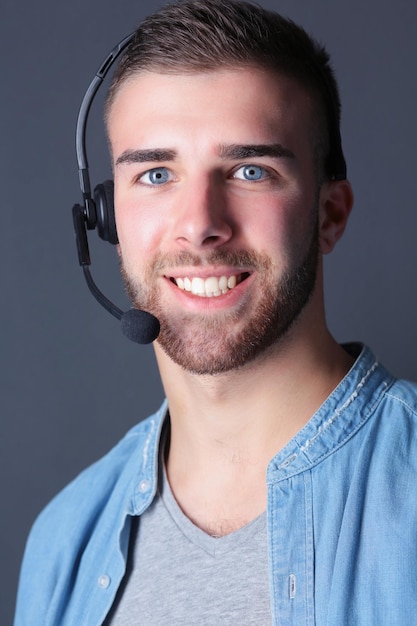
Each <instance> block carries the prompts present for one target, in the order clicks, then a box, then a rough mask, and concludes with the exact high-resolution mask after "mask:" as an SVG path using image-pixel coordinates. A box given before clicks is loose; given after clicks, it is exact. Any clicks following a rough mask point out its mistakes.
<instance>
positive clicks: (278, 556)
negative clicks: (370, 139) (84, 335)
mask: <svg viewBox="0 0 417 626" xmlns="http://www.w3.org/2000/svg"><path fill="white" fill-rule="evenodd" d="M106 121H107V129H108V135H109V142H110V147H111V157H112V162H113V169H114V182H115V215H116V223H117V231H118V238H119V253H120V259H121V266H122V273H123V277H124V280H125V283H126V286H127V290H128V292H129V294H130V296H131V299H132V302H133V303H134V305H135V306H136V307H138V308H143V309H146V310H148V311H150V312H151V313H153V314H154V315H155V316H156V317H158V319H159V320H160V322H161V333H160V335H159V337H158V340H157V341H156V343H155V353H156V357H157V361H158V365H159V369H160V372H161V377H162V381H163V384H164V389H165V392H166V397H167V402H166V403H164V405H163V406H162V407H161V409H160V410H159V411H158V412H157V413H156V414H155V415H153V416H151V417H150V418H148V419H147V420H145V421H144V422H142V423H140V424H139V425H138V426H136V427H135V428H134V429H132V430H131V431H130V432H129V433H128V434H127V435H126V437H125V438H124V439H123V440H122V441H121V442H120V443H119V444H118V445H117V446H116V447H115V448H114V449H113V450H112V451H111V452H110V453H109V454H108V455H107V456H106V457H105V458H103V459H102V460H101V461H99V462H98V463H97V464H95V465H94V466H92V467H91V468H89V469H88V470H86V472H84V473H83V474H82V475H81V476H80V477H78V478H77V479H76V480H75V481H74V482H73V483H72V484H71V485H70V486H69V487H67V489H66V490H64V491H63V492H62V493H61V494H60V495H59V496H58V497H57V498H56V499H55V500H54V501H53V502H52V503H51V504H50V505H49V506H48V507H47V508H46V510H45V511H44V512H43V513H42V514H41V516H40V517H39V519H38V520H37V522H36V524H35V526H34V529H33V530H32V533H31V537H30V539H29V542H28V547H27V550H26V555H25V560H24V564H23V568H22V575H21V583H20V590H19V596H18V606H17V611H16V625H17V626H21V625H23V624H31V626H33V625H38V624H39V625H41V624H42V626H45V625H47V626H51V625H58V624H59V625H67V624H71V625H75V624H76V625H79V624H83V625H84V624H85V625H96V624H103V623H105V624H107V625H109V624H111V625H112V626H113V625H119V624H148V625H150V624H152V625H153V626H154V625H161V624H164V625H165V624H166V625H168V624H169V625H170V626H171V625H180V624H181V625H184V624H228V625H231V624H242V625H246V624H261V625H266V624H274V625H275V624H276V625H278V624H291V625H297V626H299V625H304V624H305V625H313V624H316V625H319V626H321V625H332V626H341V625H349V626H352V625H354V626H356V625H363V626H365V625H366V626H369V625H371V624H375V625H381V624H386V625H393V624H398V625H399V624H401V625H402V624H412V623H414V622H415V615H416V614H417V593H416V543H415V541H416V530H417V524H416V521H417V507H416V504H415V502H416V498H415V495H416V487H415V486H416V467H415V466H416V463H415V460H414V459H415V458H416V457H415V453H416V406H417V402H416V399H417V396H416V387H415V386H413V385H411V384H409V383H405V382H403V381H396V380H395V379H394V378H393V377H392V376H391V375H390V374H389V373H388V372H387V371H386V370H385V369H384V368H383V367H382V366H381V365H379V364H378V363H377V362H376V360H375V358H374V356H373V355H372V353H371V351H370V350H369V349H368V348H366V347H362V346H360V345H357V344H352V345H348V346H340V345H339V344H338V343H337V342H336V341H335V339H334V338H333V337H332V336H331V334H330V333H329V331H328V329H327V326H326V321H325V314H324V305H323V273H322V256H323V254H327V253H329V252H331V251H332V249H333V247H334V245H335V244H336V243H337V241H338V239H339V238H340V237H341V235H342V233H343V231H344V228H345V226H346V222H347V219H348V216H349V213H350V210H351V206H352V201H353V197H352V191H351V188H350V185H349V182H348V181H347V180H346V175H345V165H344V158H343V153H342V148H341V143H340V135H339V97H338V93H337V87H336V83H335V80H334V77H333V74H332V72H331V70H330V67H329V61H328V56H327V54H326V52H325V51H324V49H323V48H322V47H320V46H319V45H318V44H317V43H315V42H314V41H313V40H311V39H310V38H309V37H308V36H307V35H306V34H305V32H304V31H303V30H302V29H300V28H299V27H298V26H296V25H294V24H293V23H291V22H289V21H287V20H285V19H283V18H282V17H280V16H278V15H277V14H273V13H270V12H268V11H265V10H263V9H261V8H258V7H255V6H253V5H250V4H247V3H245V2H235V1H234V0H228V1H226V2H225V1H224V0H222V1H220V0H208V1H202V0H186V1H185V2H182V3H179V4H174V5H169V6H167V7H165V8H163V9H161V10H160V11H159V12H158V13H156V14H155V15H154V16H151V17H150V18H148V19H147V20H145V22H144V23H143V24H142V26H141V27H140V28H139V29H138V31H137V34H136V37H135V38H134V40H133V42H132V43H131V45H130V46H129V48H128V49H127V51H126V53H125V54H124V56H123V58H122V60H121V62H120V64H119V67H118V69H117V70H116V74H115V76H114V79H113V83H112V86H111V88H110V92H109V96H108V100H107V108H106Z"/></svg>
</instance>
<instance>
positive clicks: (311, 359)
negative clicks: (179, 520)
mask: <svg viewBox="0 0 417 626" xmlns="http://www.w3.org/2000/svg"><path fill="white" fill-rule="evenodd" d="M307 328H310V327H309V326H307ZM156 354H157V358H158V363H159V367H160V371H161V376H162V380H163V384H164V388H165V392H166V395H167V399H168V404H169V411H170V418H171V441H170V448H169V454H168V457H167V473H168V478H169V481H170V484H171V488H172V490H173V492H174V495H175V497H176V498H177V500H178V502H179V504H180V506H181V507H182V508H183V510H184V512H185V513H186V514H187V515H188V516H189V517H190V518H191V519H192V520H193V521H194V522H195V523H196V524H197V525H199V526H200V527H202V528H203V529H209V530H210V532H211V531H212V530H213V532H216V533H217V534H223V533H224V530H222V528H223V526H224V524H225V523H226V526H227V527H228V528H231V529H234V528H237V527H240V526H241V525H243V524H244V523H246V522H247V521H249V520H250V519H253V518H254V517H256V516H257V515H258V514H260V513H261V512H262V511H263V510H264V508H265V505H266V488H265V472H266V468H267V465H268V463H269V461H270V460H271V459H272V458H273V457H274V456H275V455H276V454H277V453H278V452H279V451H280V450H281V449H282V448H283V447H284V446H285V445H286V443H288V441H289V440H290V439H291V438H292V437H293V436H294V435H295V434H296V433H297V432H298V431H299V430H300V429H301V428H302V427H303V426H304V425H305V424H306V423H307V421H308V420H309V419H310V418H311V417H312V415H313V414H314V413H315V412H316V411H317V410H318V408H319V407H320V406H321V404H322V403H323V402H324V400H325V399H326V398H327V396H328V395H329V394H330V393H331V392H332V391H333V389H334V388H335V387H336V386H337V384H338V383H339V382H340V380H341V379H342V378H343V376H344V375H345V374H346V372H347V371H348V369H349V368H350V366H351V364H352V359H351V357H350V356H349V355H348V354H347V353H346V352H345V351H344V350H343V349H342V348H341V347H340V346H339V345H338V344H337V343H336V342H335V341H334V339H333V338H332V337H331V335H330V333H329V332H328V331H327V328H326V327H325V325H324V324H323V327H322V328H321V329H319V328H318V327H317V326H316V327H315V332H314V333H311V331H310V330H309V331H308V332H306V333H304V332H303V331H302V329H301V330H300V329H298V332H296V333H294V335H293V336H292V337H288V341H286V342H285V343H282V344H280V345H278V346H274V347H273V348H271V349H270V350H269V351H268V353H267V354H265V355H264V356H263V357H262V358H258V359H257V360H255V361H253V362H252V363H248V364H246V365H245V366H244V367H242V368H241V369H239V370H235V371H232V372H229V373H226V374H221V375H216V376H198V375H194V374H191V373H189V372H186V371H184V370H183V369H181V368H179V367H178V366H177V365H176V364H174V363H173V362H172V361H171V360H170V359H169V358H168V357H167V356H166V355H165V353H163V352H162V350H161V349H160V348H159V346H157V347H156ZM202 485H203V487H202ZM242 485H244V487H242ZM197 493H198V494H199V495H198V496H196V494H197ZM236 494H238V495H236ZM249 501H250V502H251V505H250V506H248V502H249ZM225 502H226V503H229V504H230V507H228V505H227V504H226V505H225ZM225 508H226V510H225ZM225 520H227V521H226V522H225ZM228 532H230V531H228Z"/></svg>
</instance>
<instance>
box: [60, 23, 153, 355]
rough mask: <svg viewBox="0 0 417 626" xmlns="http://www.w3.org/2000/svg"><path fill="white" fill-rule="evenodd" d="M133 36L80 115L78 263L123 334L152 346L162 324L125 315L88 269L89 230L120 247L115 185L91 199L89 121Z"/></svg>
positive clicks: (101, 73)
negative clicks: (100, 92) (94, 104)
mask: <svg viewBox="0 0 417 626" xmlns="http://www.w3.org/2000/svg"><path fill="white" fill-rule="evenodd" d="M132 38H133V34H131V35H128V36H127V37H125V38H124V39H123V40H122V41H121V42H120V43H118V44H117V46H115V47H114V48H113V50H112V51H111V52H110V54H108V55H107V57H106V59H105V60H104V61H103V63H102V64H101V65H100V67H99V69H98V70H97V72H96V74H95V76H94V78H93V80H92V81H91V83H90V85H89V87H88V89H87V91H86V93H85V95H84V98H83V101H82V103H81V107H80V110H79V113H78V118H77V128H76V135H75V138H76V151H77V163H78V174H79V178H80V187H81V193H82V196H83V204H75V205H74V206H73V208H72V216H73V222H74V230H75V237H76V242H77V251H78V261H79V263H80V265H81V267H82V268H83V272H84V278H85V280H86V282H87V285H88V288H89V289H90V291H91V293H92V294H93V296H94V297H95V298H96V300H97V301H98V302H99V303H100V304H101V305H102V306H103V307H104V308H105V309H106V311H108V312H109V313H111V314H112V315H113V316H114V317H116V318H117V319H118V320H120V321H121V325H122V331H123V333H124V334H125V335H126V336H127V337H128V338H129V339H131V340H132V341H135V342H137V343H151V342H152V341H154V340H155V339H156V338H157V337H158V334H159V321H158V320H157V319H156V317H154V316H153V315H151V314H150V313H147V312H146V311H140V310H138V309H130V310H129V311H126V312H124V311H122V310H121V309H119V307H117V306H116V305H115V304H113V302H111V301H110V300H109V299H108V298H106V296H105V295H104V294H103V293H102V292H101V291H100V289H99V288H98V287H97V285H96V283H95V282H94V280H93V278H92V276H91V273H90V269H89V266H90V265H91V260H90V251H89V247H88V237H87V230H94V229H96V228H97V232H98V235H99V237H100V238H101V239H103V240H104V241H108V242H109V243H112V244H117V243H118V238H117V231H116V221H115V217H114V185H113V181H112V180H106V181H104V182H103V183H100V184H98V185H97V186H96V187H95V188H94V193H93V195H91V184H90V175H89V171H88V161H87V152H86V146H85V143H86V130H87V119H88V114H89V111H90V108H91V104H92V102H93V100H94V97H95V95H96V93H97V90H98V88H99V87H100V85H101V84H102V82H103V80H104V78H105V76H106V74H107V73H108V71H109V69H110V68H111V66H112V65H113V63H114V62H115V60H116V59H117V57H118V56H119V55H120V53H121V52H122V51H123V50H124V49H125V48H126V46H128V44H129V43H130V41H131V40H132Z"/></svg>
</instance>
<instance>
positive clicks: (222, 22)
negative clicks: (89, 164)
mask: <svg viewBox="0 0 417 626" xmlns="http://www.w3.org/2000/svg"><path fill="white" fill-rule="evenodd" d="M233 67H235V68H237V67H260V68H263V69H267V70H271V71H273V72H275V73H280V74H285V75H288V76H290V77H292V78H295V79H296V80H298V81H299V82H300V84H301V85H303V86H304V87H305V88H306V89H307V91H308V92H309V93H310V94H311V95H312V96H313V98H314V100H315V101H316V103H318V106H317V107H316V111H317V113H316V114H317V120H316V126H317V128H318V132H316V135H317V137H316V144H317V145H316V146H315V150H316V153H317V154H316V160H317V159H318V160H319V161H320V170H321V171H322V175H323V174H324V176H325V177H328V178H338V179H343V178H345V177H346V164H345V160H344V157H343V152H342V147H341V140H340V131H339V126H340V98H339V92H338V88H337V83H336V80H335V78H334V74H333V71H332V69H331V67H330V62H329V55H328V53H327V52H326V50H325V48H324V47H323V46H322V45H320V44H319V43H318V42H317V41H315V40H314V39H313V38H312V37H310V36H309V35H308V34H307V33H306V31H305V30H304V29H303V28H301V27H300V26H298V25H297V24H295V23H294V22H292V21H291V20H289V19H287V18H284V17H282V16H281V15H279V14H278V13H275V12H273V11H268V10H267V9H264V8H262V7H260V6H258V5H255V4H252V3H250V2H245V1H239V0H180V1H179V2H175V3H173V4H168V5H166V6H165V7H163V8H162V9H160V10H159V11H157V12H156V13H154V14H153V15H151V16H149V17H147V18H146V19H145V20H144V21H143V22H142V24H141V25H140V26H139V28H138V29H137V30H136V32H135V33H134V36H133V38H132V41H131V42H130V44H129V45H128V47H127V49H126V50H125V52H124V53H123V56H122V58H121V60H120V63H119V65H118V66H117V68H116V71H115V73H114V76H113V80H112V83H111V86H110V89H109V92H108V96H107V101H106V117H107V116H108V112H109V110H110V108H111V105H112V103H113V101H114V98H115V96H116V93H117V91H118V89H119V87H120V85H121V84H122V83H123V82H125V81H126V80H127V79H128V78H129V77H131V76H132V75H134V74H137V73H140V72H144V71H156V72H160V73H182V74H184V73H187V72H190V73H192V72H201V71H211V70H216V69H219V68H233Z"/></svg>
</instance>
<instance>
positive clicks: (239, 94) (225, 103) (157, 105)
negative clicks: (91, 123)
mask: <svg viewBox="0 0 417 626" xmlns="http://www.w3.org/2000/svg"><path fill="white" fill-rule="evenodd" d="M313 115H314V107H313V104H312V99H311V97H310V95H309V94H308V92H307V91H306V89H305V88H304V87H302V86H301V85H300V84H299V83H298V82H297V81H296V80H295V79H293V78H290V77H287V76H283V75H280V74H275V73H274V72H272V71H267V70H259V69H256V68H244V69H222V70H215V71H209V72H201V73H187V74H164V73H159V72H142V73H138V74H135V75H133V76H131V77H130V78H129V79H127V80H126V81H125V82H124V83H122V85H121V86H120V88H119V90H118V92H117V94H116V97H115V99H114V101H113V103H112V106H111V108H110V111H109V113H108V121H107V124H108V133H109V139H110V143H111V146H112V149H113V151H114V150H115V149H116V151H117V149H122V148H123V149H125V148H126V144H127V143H129V141H137V142H139V143H141V142H143V141H144V142H145V143H146V141H147V137H149V136H150V135H152V134H153V135H158V134H159V135H161V139H162V138H163V137H162V136H166V139H167V140H168V141H169V140H170V135H171V134H172V135H174V134H175V133H176V132H177V133H180V132H181V129H182V131H183V132H186V133H188V134H189V133H196V134H198V136H199V137H200V139H201V140H203V138H204V136H206V137H207V139H208V138H209V137H212V136H213V135H214V134H216V133H217V134H223V135H224V134H226V135H227V137H223V140H224V141H238V140H239V141H254V140H256V141H269V140H271V138H272V136H275V135H276V134H277V133H278V134H279V135H280V137H279V139H281V140H285V139H286V136H293V137H292V139H294V135H299V136H300V137H304V139H306V140H310V139H311V132H310V131H311V128H312V126H313V124H312V118H313ZM235 135H236V136H235ZM237 135H239V136H237ZM244 135H246V137H245V136H244ZM253 135H256V137H255V136H253ZM288 138H289V137H288ZM155 139H156V137H155ZM158 139H159V137H158Z"/></svg>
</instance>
